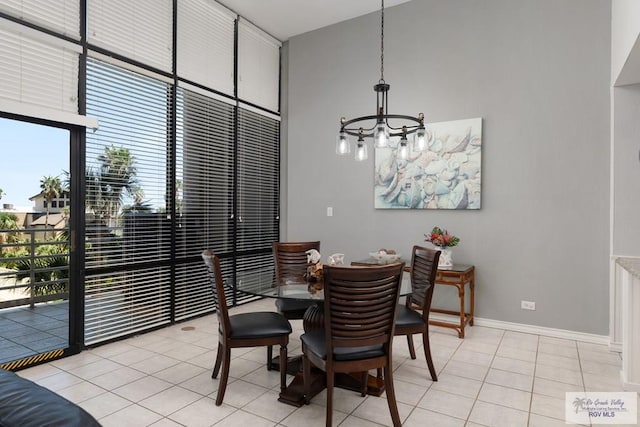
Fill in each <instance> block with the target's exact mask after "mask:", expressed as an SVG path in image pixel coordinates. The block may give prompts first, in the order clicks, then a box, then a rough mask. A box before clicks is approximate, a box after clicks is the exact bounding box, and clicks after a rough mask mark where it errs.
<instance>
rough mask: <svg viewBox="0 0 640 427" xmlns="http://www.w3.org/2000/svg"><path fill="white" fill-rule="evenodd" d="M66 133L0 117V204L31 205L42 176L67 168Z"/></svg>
mask: <svg viewBox="0 0 640 427" xmlns="http://www.w3.org/2000/svg"><path fill="white" fill-rule="evenodd" d="M70 145H71V143H70V134H69V131H68V130H66V129H59V128H54V127H49V126H43V125H36V124H33V123H26V122H20V121H17V120H10V119H5V118H0V153H1V160H0V188H2V190H3V195H2V199H1V200H0V206H1V205H2V204H5V203H10V204H13V205H14V207H15V208H18V207H33V202H32V201H30V200H29V197H32V196H35V195H36V194H38V193H40V180H41V179H42V177H44V176H54V177H55V176H59V177H60V179H61V180H64V178H65V177H64V175H63V173H62V171H63V170H65V171H68V170H69V149H70Z"/></svg>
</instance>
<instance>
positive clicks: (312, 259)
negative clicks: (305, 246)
mask: <svg viewBox="0 0 640 427" xmlns="http://www.w3.org/2000/svg"><path fill="white" fill-rule="evenodd" d="M305 254H307V264H316V263H317V262H318V261H320V259H321V258H322V256H321V255H320V252H318V251H317V250H315V249H309V250H308V251H306V252H305Z"/></svg>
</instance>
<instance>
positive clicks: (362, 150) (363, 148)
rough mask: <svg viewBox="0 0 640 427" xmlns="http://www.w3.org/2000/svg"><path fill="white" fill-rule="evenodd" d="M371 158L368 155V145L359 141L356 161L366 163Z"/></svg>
mask: <svg viewBox="0 0 640 427" xmlns="http://www.w3.org/2000/svg"><path fill="white" fill-rule="evenodd" d="M368 158H369V156H368V154H367V145H366V144H365V143H364V140H362V139H359V140H358V145H357V147H356V161H357V162H364V161H365V160H367V159H368Z"/></svg>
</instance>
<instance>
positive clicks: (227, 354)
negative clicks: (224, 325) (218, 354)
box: [216, 348, 231, 406]
mask: <svg viewBox="0 0 640 427" xmlns="http://www.w3.org/2000/svg"><path fill="white" fill-rule="evenodd" d="M229 362H231V349H230V348H225V349H224V362H222V377H220V382H219V383H218V396H217V397H216V406H220V405H222V399H224V392H225V391H226V390H227V381H228V380H229V364H230V363H229Z"/></svg>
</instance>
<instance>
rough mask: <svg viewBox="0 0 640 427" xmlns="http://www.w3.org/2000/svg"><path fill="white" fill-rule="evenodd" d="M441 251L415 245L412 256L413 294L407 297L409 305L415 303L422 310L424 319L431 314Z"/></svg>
mask: <svg viewBox="0 0 640 427" xmlns="http://www.w3.org/2000/svg"><path fill="white" fill-rule="evenodd" d="M439 259H440V251H438V250H434V249H429V248H425V247H422V246H417V245H416V246H414V247H413V250H412V256H411V296H410V297H408V298H407V305H408V306H409V304H415V305H417V306H418V307H419V308H420V309H421V310H423V312H422V316H423V318H424V319H427V318H428V316H429V309H430V308H431V300H432V299H433V289H434V287H435V282H436V274H438V260H439Z"/></svg>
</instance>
